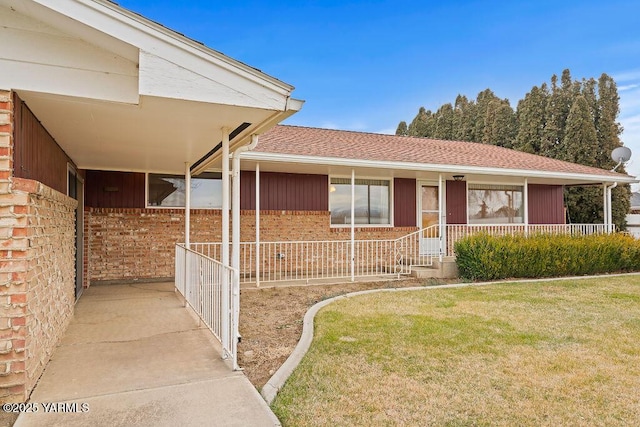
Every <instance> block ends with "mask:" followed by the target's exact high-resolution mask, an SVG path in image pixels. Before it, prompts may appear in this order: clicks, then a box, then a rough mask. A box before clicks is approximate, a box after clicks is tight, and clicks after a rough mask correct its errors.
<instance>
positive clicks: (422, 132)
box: [396, 69, 630, 229]
mask: <svg viewBox="0 0 640 427" xmlns="http://www.w3.org/2000/svg"><path fill="white" fill-rule="evenodd" d="M619 100H620V99H619V96H618V92H617V88H616V84H615V82H614V80H613V79H612V78H611V77H610V76H608V75H606V74H602V75H601V76H600V78H599V79H598V80H595V79H594V78H589V79H582V80H581V81H578V80H575V81H574V80H573V79H572V77H571V72H570V71H569V70H568V69H567V70H564V71H563V72H562V74H561V76H560V78H558V76H556V75H553V76H551V80H550V83H549V84H547V83H543V84H542V85H540V86H539V87H538V86H534V87H533V88H532V89H531V91H530V92H529V93H527V94H526V95H525V97H524V98H523V99H522V100H520V101H519V102H518V104H517V106H518V108H517V112H515V113H514V111H513V109H512V108H511V106H510V104H509V101H508V100H506V99H505V100H503V99H500V98H498V97H497V96H496V95H495V94H494V93H493V92H492V91H491V89H485V90H483V91H482V92H480V93H478V95H477V97H476V99H475V100H469V99H468V98H467V97H466V96H464V95H458V96H457V97H456V100H455V104H454V105H453V106H452V105H451V104H444V105H442V106H441V107H440V108H438V110H437V111H436V113H432V112H431V111H429V110H425V109H424V108H420V111H419V112H418V115H416V117H415V118H414V120H413V121H412V122H411V124H409V126H408V127H407V126H406V123H404V125H403V123H400V124H399V125H398V130H397V131H396V133H398V134H402V133H403V132H405V128H406V134H408V135H416V136H426V137H437V138H442V139H456V140H461V141H475V142H484V143H490V144H497V145H501V146H505V147H513V148H515V149H518V150H522V151H526V152H530V153H534V154H540V155H543V156H546V157H551V158H556V159H560V160H567V161H570V162H575V163H580V164H584V165H587V166H594V167H599V168H603V169H611V168H613V167H614V166H615V162H614V161H613V160H611V158H610V155H611V151H612V150H613V149H614V148H617V147H620V146H621V145H622V143H621V141H620V135H621V134H622V127H621V126H620V124H619V123H618V122H617V120H618V115H619V113H620V107H619ZM618 172H623V173H624V168H623V167H620V168H619V169H618ZM602 191H603V190H602V187H582V188H581V187H576V188H568V189H567V190H566V192H565V197H566V199H567V204H568V207H569V216H570V219H571V221H572V222H594V221H597V222H601V221H602V219H603V212H602V205H603V202H602ZM612 197H613V200H612V214H613V220H614V222H615V223H616V224H617V225H618V227H620V228H622V229H624V226H625V216H626V213H627V212H628V209H629V199H630V190H629V186H628V185H620V186H618V187H617V188H615V189H614V190H613V194H612Z"/></svg>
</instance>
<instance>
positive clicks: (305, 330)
mask: <svg viewBox="0 0 640 427" xmlns="http://www.w3.org/2000/svg"><path fill="white" fill-rule="evenodd" d="M637 275H640V273H621V274H602V275H596V276H571V277H550V278H543V279H523V280H499V281H491V282H475V283H453V284H448V285H436V286H412V287H407V288H382V289H368V290H365V291H357V292H350V293H348V294H344V295H338V296H336V297H333V298H329V299H326V300H324V301H320V302H318V303H316V304H314V305H313V306H312V307H311V308H310V309H309V310H307V313H306V314H305V316H304V320H303V323H302V334H301V336H300V341H298V344H297V345H296V347H295V348H294V349H293V352H292V353H291V355H290V356H289V357H288V358H287V360H285V362H284V363H283V364H282V366H280V368H278V370H277V371H276V372H275V373H274V374H273V376H272V377H271V378H269V381H267V383H266V384H265V385H264V386H263V387H262V390H261V391H260V394H261V395H262V398H263V399H264V400H265V401H266V402H267V404H268V405H269V406H270V405H271V403H272V402H273V400H274V399H275V398H276V396H277V394H278V392H279V391H280V389H281V388H282V386H283V385H284V383H285V382H286V381H287V379H288V378H289V377H290V376H291V374H292V373H293V371H294V370H295V369H296V368H297V367H298V365H299V364H300V362H301V361H302V358H303V357H304V356H305V355H306V354H307V351H308V350H309V348H310V347H311V343H312V342H313V322H314V319H315V317H316V314H318V312H319V311H320V309H322V308H324V307H325V306H327V305H329V304H331V303H333V302H335V301H338V300H341V299H345V298H352V297H356V296H360V295H367V294H372V293H375V292H405V291H420V290H431V289H449V288H451V289H453V288H464V287H469V286H487V285H495V284H504V283H530V282H553V281H559V280H585V279H594V278H598V277H618V276H637Z"/></svg>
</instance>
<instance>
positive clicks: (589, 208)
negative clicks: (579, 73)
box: [562, 95, 604, 224]
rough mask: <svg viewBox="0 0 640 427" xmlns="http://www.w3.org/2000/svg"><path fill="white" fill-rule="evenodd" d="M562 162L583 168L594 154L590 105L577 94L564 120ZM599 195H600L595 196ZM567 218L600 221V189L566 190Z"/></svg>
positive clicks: (581, 220) (591, 159)
mask: <svg viewBox="0 0 640 427" xmlns="http://www.w3.org/2000/svg"><path fill="white" fill-rule="evenodd" d="M564 134H565V136H564V140H563V141H562V142H563V144H562V145H563V148H564V157H565V158H564V159H563V160H567V161H570V162H574V163H580V164H583V165H593V164H594V163H595V161H596V153H597V132H596V128H595V125H594V123H593V117H592V115H591V110H590V109H589V104H588V102H587V100H586V99H585V97H584V96H582V95H579V96H578V97H577V98H576V100H575V102H574V104H573V106H572V107H571V110H570V112H569V115H568V117H567V122H566V130H565V132H564ZM598 194H600V196H599V197H598ZM565 199H566V203H567V211H568V215H569V219H570V220H571V221H572V222H574V223H587V224H590V223H594V222H602V220H603V218H604V216H603V209H602V208H603V203H602V190H601V189H599V188H593V187H569V188H566V189H565Z"/></svg>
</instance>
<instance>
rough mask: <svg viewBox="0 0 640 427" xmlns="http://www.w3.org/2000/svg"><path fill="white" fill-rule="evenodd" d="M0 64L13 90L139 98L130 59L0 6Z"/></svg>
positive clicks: (134, 66) (128, 99)
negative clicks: (0, 41)
mask: <svg viewBox="0 0 640 427" xmlns="http://www.w3.org/2000/svg"><path fill="white" fill-rule="evenodd" d="M0 40H2V43H0V69H1V70H2V81H3V84H4V85H6V86H8V87H10V88H13V89H16V90H30V91H36V92H45V93H53V94H58V95H67V96H76V97H82V98H94V99H101V100H107V101H113V102H123V103H136V102H138V69H137V64H136V63H135V62H131V61H129V60H127V59H126V58H124V57H121V56H118V55H117V54H114V53H112V52H108V51H106V50H104V49H101V48H99V47H96V46H94V45H91V44H89V43H87V42H85V41H84V40H81V39H79V38H77V37H72V36H70V35H69V34H66V33H64V32H62V31H61V30H59V29H57V28H54V27H50V26H48V25H46V24H45V23H43V22H40V21H38V20H36V19H33V18H31V17H28V16H25V15H23V14H21V13H20V12H18V11H14V10H11V9H8V8H5V7H3V6H0Z"/></svg>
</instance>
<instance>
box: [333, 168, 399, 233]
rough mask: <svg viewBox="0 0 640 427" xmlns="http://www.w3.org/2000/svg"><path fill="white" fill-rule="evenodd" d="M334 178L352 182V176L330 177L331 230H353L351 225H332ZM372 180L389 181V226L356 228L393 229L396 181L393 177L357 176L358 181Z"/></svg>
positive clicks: (355, 225)
mask: <svg viewBox="0 0 640 427" xmlns="http://www.w3.org/2000/svg"><path fill="white" fill-rule="evenodd" d="M333 178H340V179H348V180H351V175H329V185H328V186H327V193H328V197H329V199H328V205H329V225H330V227H331V228H347V229H348V228H351V224H332V223H331V180H332V179H333ZM359 179H361V180H372V181H389V224H354V227H355V228H393V227H394V225H393V224H394V214H395V212H394V210H395V209H394V203H393V202H394V191H393V185H394V179H393V177H391V178H389V177H379V176H370V175H367V176H359V175H357V174H356V180H359Z"/></svg>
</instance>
